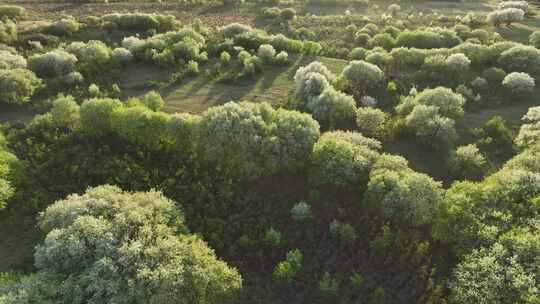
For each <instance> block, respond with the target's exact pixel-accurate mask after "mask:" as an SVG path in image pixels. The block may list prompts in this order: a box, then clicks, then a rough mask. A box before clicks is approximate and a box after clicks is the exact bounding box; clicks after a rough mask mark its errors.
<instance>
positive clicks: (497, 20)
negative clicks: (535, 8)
mask: <svg viewBox="0 0 540 304" xmlns="http://www.w3.org/2000/svg"><path fill="white" fill-rule="evenodd" d="M524 17H525V12H524V11H523V10H521V9H519V8H505V9H499V10H496V11H493V12H491V13H489V14H488V15H487V21H488V22H489V23H492V24H493V25H495V26H497V27H498V26H500V25H501V24H506V25H511V24H512V23H514V22H519V21H523V19H524Z"/></svg>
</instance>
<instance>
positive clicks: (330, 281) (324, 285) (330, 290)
mask: <svg viewBox="0 0 540 304" xmlns="http://www.w3.org/2000/svg"><path fill="white" fill-rule="evenodd" d="M338 289H339V282H338V281H337V279H336V278H333V277H332V276H330V273H328V272H325V273H324V274H323V276H322V278H321V280H320V281H319V291H320V292H321V294H322V295H323V296H325V297H335V296H336V295H337V294H338Z"/></svg>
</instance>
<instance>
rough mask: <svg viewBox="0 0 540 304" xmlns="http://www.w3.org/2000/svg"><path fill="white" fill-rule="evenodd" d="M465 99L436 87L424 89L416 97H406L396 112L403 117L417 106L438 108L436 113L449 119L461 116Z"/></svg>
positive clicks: (450, 91)
mask: <svg viewBox="0 0 540 304" xmlns="http://www.w3.org/2000/svg"><path fill="white" fill-rule="evenodd" d="M464 104H465V99H464V98H463V96H461V95H460V94H457V93H454V92H453V91H452V89H448V88H445V87H437V88H434V89H425V90H423V91H422V92H420V93H418V94H417V95H412V96H408V97H406V98H405V99H403V101H402V102H401V103H400V104H399V105H398V106H397V107H396V112H398V113H399V114H402V115H405V114H408V113H410V112H411V111H412V110H413V109H414V107H415V106H417V105H426V106H433V107H436V108H438V113H439V114H440V115H444V116H447V117H451V118H460V117H462V116H463V114H464V111H463V106H464Z"/></svg>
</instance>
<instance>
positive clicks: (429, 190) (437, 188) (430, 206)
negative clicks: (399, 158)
mask: <svg viewBox="0 0 540 304" xmlns="http://www.w3.org/2000/svg"><path fill="white" fill-rule="evenodd" d="M387 161H388V158H386V157H384V158H382V159H381V162H383V164H377V163H376V164H375V168H374V169H373V171H372V172H371V174H370V176H369V183H368V188H367V190H366V193H365V195H364V200H365V202H366V203H367V204H368V205H370V206H374V207H376V208H380V210H381V211H382V212H383V214H384V215H385V216H386V217H388V218H389V219H392V220H394V221H396V222H403V223H406V224H410V225H414V226H419V225H425V224H429V223H432V222H433V221H434V220H435V216H436V215H437V213H438V209H439V206H440V204H441V201H442V198H443V193H444V191H443V189H442V186H441V183H439V182H436V181H434V180H433V179H432V178H431V177H429V176H428V175H426V174H421V173H416V172H414V171H412V170H411V169H409V168H406V169H403V168H402V165H401V166H397V167H391V166H388V165H386V162H387ZM400 163H401V162H400Z"/></svg>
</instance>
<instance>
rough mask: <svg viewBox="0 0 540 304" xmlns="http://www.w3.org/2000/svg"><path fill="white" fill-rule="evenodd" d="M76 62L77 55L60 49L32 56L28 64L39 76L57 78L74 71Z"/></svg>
mask: <svg viewBox="0 0 540 304" xmlns="http://www.w3.org/2000/svg"><path fill="white" fill-rule="evenodd" d="M76 63H77V57H75V56H74V55H72V54H70V53H67V52H66V51H64V50H60V49H58V50H54V51H51V52H48V53H45V54H42V55H34V56H32V57H30V59H29V62H28V66H29V68H30V70H32V71H33V72H34V73H36V74H37V75H38V76H39V77H42V78H55V77H61V76H63V75H65V74H68V73H70V72H72V71H73V69H74V68H75V64H76Z"/></svg>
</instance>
